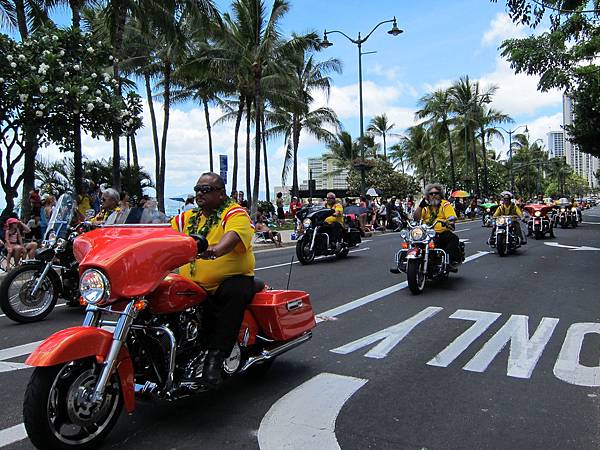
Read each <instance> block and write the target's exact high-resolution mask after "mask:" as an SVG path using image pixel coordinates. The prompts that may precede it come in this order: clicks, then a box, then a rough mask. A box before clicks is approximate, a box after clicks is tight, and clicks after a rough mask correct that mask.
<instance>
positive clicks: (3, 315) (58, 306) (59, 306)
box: [0, 303, 67, 317]
mask: <svg viewBox="0 0 600 450" xmlns="http://www.w3.org/2000/svg"><path fill="white" fill-rule="evenodd" d="M63 306H67V304H66V303H58V304H57V305H55V306H54V307H55V308H61V307H63ZM0 317H6V314H0Z"/></svg>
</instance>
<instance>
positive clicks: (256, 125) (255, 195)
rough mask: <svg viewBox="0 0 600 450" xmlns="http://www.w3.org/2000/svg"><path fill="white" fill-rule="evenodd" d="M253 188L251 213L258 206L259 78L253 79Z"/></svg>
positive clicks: (260, 114) (260, 102) (260, 115)
mask: <svg viewBox="0 0 600 450" xmlns="http://www.w3.org/2000/svg"><path fill="white" fill-rule="evenodd" d="M254 92H255V98H254V109H255V111H254V114H255V120H254V188H253V190H252V199H253V200H254V201H253V202H252V212H253V213H254V212H256V207H257V205H258V197H259V196H258V190H259V188H260V150H261V149H260V141H261V131H260V130H261V128H260V121H261V118H262V112H261V111H262V99H261V89H260V78H258V77H255V79H254Z"/></svg>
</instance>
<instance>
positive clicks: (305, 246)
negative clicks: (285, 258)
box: [296, 237, 315, 265]
mask: <svg viewBox="0 0 600 450" xmlns="http://www.w3.org/2000/svg"><path fill="white" fill-rule="evenodd" d="M310 242H311V240H310V239H306V237H305V238H304V239H302V240H301V241H298V242H297V243H296V257H297V258H298V261H300V264H303V265H304V264H310V263H312V262H313V261H314V260H315V250H314V249H313V250H311V249H310Z"/></svg>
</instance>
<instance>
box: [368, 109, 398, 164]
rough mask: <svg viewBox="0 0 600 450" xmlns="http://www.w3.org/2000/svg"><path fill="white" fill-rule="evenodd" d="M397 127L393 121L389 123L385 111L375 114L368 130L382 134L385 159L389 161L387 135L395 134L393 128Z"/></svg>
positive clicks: (378, 134) (376, 134) (375, 133)
mask: <svg viewBox="0 0 600 450" xmlns="http://www.w3.org/2000/svg"><path fill="white" fill-rule="evenodd" d="M394 127H395V125H394V124H393V123H389V120H388V117H387V115H386V114H385V113H383V114H380V115H378V116H375V117H373V118H372V119H371V122H370V123H369V127H368V128H367V131H368V132H369V133H371V134H373V135H375V136H381V137H382V138H383V159H384V160H385V161H387V144H386V137H388V136H394V133H392V132H391V131H392V129H393V128H394Z"/></svg>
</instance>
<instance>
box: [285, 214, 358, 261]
mask: <svg viewBox="0 0 600 450" xmlns="http://www.w3.org/2000/svg"><path fill="white" fill-rule="evenodd" d="M332 215H333V210H332V209H331V208H324V207H319V208H315V207H312V208H311V209H307V210H306V211H301V212H299V213H298V216H299V217H298V218H299V220H300V221H301V234H300V236H299V238H298V242H297V243H296V256H297V258H298V261H300V263H301V264H311V263H312V262H313V261H314V260H315V258H316V257H317V256H329V255H335V256H336V257H338V258H345V257H346V256H347V255H348V253H349V251H350V248H352V247H356V246H357V245H358V244H360V242H361V239H360V231H359V230H358V229H356V228H354V227H349V228H344V227H342V229H341V232H340V236H341V241H340V242H339V245H337V244H338V242H334V240H333V239H332V236H331V229H332V227H333V226H335V225H330V224H327V223H325V219H326V218H327V217H330V216H332Z"/></svg>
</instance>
